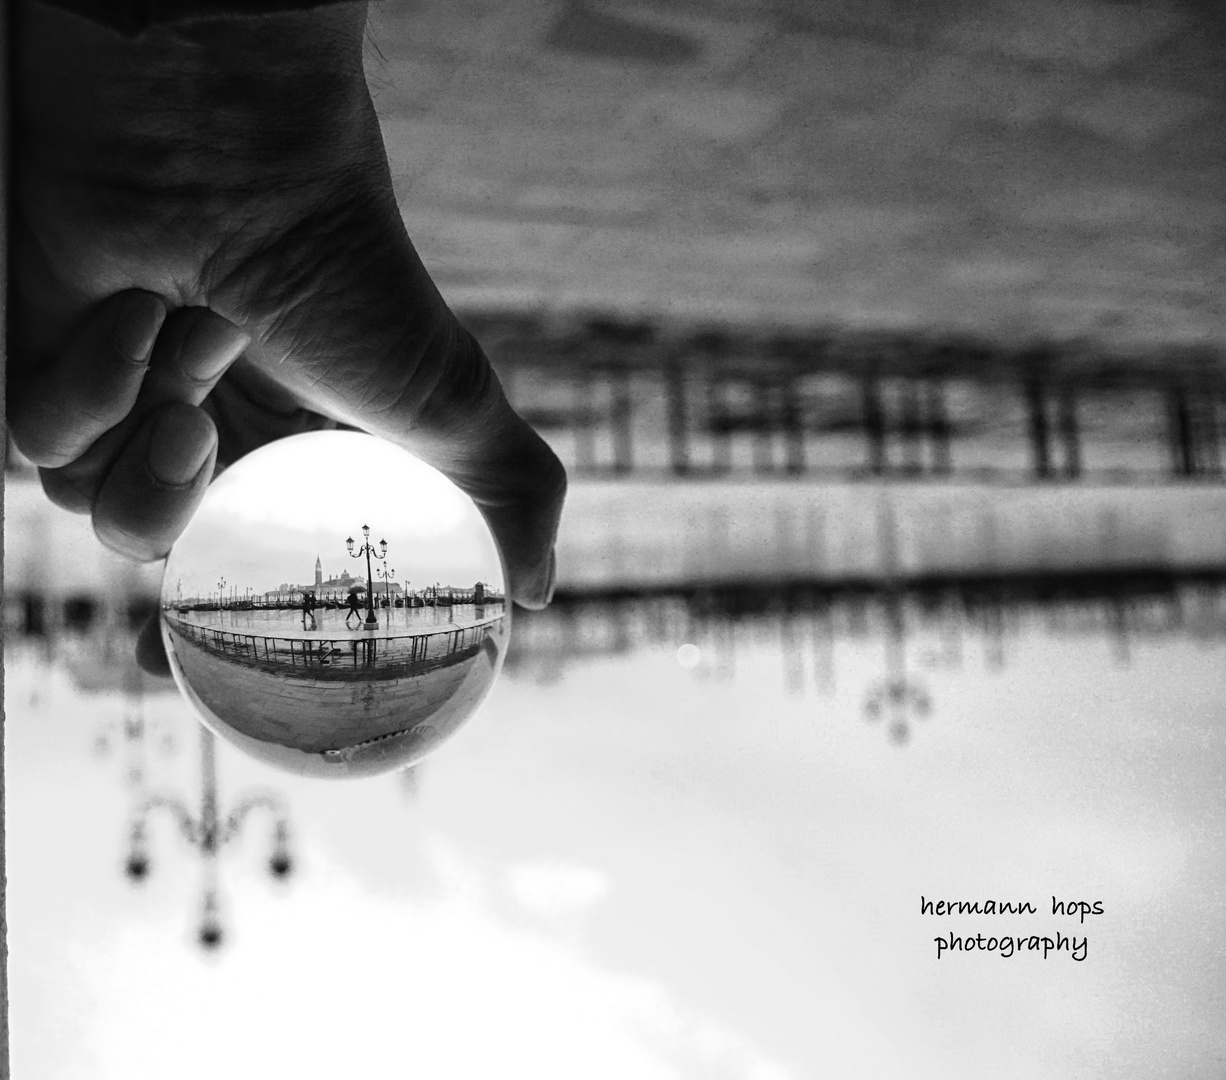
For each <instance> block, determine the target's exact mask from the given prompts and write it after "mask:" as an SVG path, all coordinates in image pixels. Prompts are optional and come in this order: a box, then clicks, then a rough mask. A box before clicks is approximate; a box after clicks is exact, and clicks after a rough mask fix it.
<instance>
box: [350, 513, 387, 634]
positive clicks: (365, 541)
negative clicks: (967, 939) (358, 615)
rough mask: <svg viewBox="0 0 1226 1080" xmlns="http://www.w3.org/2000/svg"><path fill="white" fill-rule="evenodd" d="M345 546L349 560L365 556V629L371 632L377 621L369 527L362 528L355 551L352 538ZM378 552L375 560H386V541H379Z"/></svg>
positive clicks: (372, 551) (372, 547)
mask: <svg viewBox="0 0 1226 1080" xmlns="http://www.w3.org/2000/svg"><path fill="white" fill-rule="evenodd" d="M345 546H346V547H347V548H348V549H349V555H350V558H354V559H360V558H361V557H362V556H363V555H365V556H366V629H367V630H373V629H375V627H377V626H378V625H379V620H378V619H377V618H375V604H374V596H375V588H374V586H375V582H374V577H375V575H374V574H373V573H371V569H370V556H371V554H372V553H374V551H375V549H374V545H373V544H371V542H370V526H369V525H363V526H362V543H361V545H360V546H359V547H358V549H357V550H356V551H354V549H353V537H352V536H351V537H349V539H348V540H346V541H345ZM379 548H380V550H379V552H378V553H377V554H375V558H376V559H385V558H387V541H386V540H380V541H379Z"/></svg>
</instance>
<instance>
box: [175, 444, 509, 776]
mask: <svg viewBox="0 0 1226 1080" xmlns="http://www.w3.org/2000/svg"><path fill="white" fill-rule="evenodd" d="M505 583H506V574H505V571H504V568H503V564H502V558H501V556H500V554H499V551H498V548H497V546H496V545H495V543H494V538H493V536H492V534H491V533H490V530H489V527H488V526H487V525H486V523H485V519H484V518H483V517H482V516H481V513H480V511H478V509H477V507H476V505H475V504H474V503H473V501H472V499H470V498H469V497H468V496H467V495H465V494H464V493H463V492H462V491H460V489H459V488H457V487H456V486H455V485H454V484H453V483H452V482H451V481H450V480H448V479H447V478H446V477H445V476H443V475H442V473H440V472H438V470H436V469H434V468H431V467H430V466H429V465H426V464H425V463H424V462H422V461H420V460H418V459H417V458H415V457H414V456H413V455H412V454H410V453H408V452H407V451H405V450H402V449H400V448H399V447H396V446H393V445H391V444H390V443H386V442H383V441H382V440H379V439H376V438H374V437H373V436H370V435H364V434H361V433H358V432H341V431H320V432H312V433H310V434H306V435H295V436H293V437H291V438H288V439H281V440H279V441H277V442H274V443H270V444H269V445H268V446H265V447H262V448H261V449H259V450H256V451H254V452H253V453H251V454H249V455H247V456H246V457H244V458H242V459H241V460H240V461H238V462H237V463H236V464H235V465H233V466H232V467H231V468H229V469H227V470H226V471H225V472H224V473H223V474H222V475H221V476H220V477H218V478H217V479H216V480H215V481H214V482H213V484H212V485H211V486H210V488H209V490H208V492H207V493H206V494H205V497H204V501H203V502H202V503H201V506H200V509H199V510H198V511H197V512H196V515H195V517H194V518H193V519H192V521H191V523H190V524H189V525H188V527H187V529H186V531H185V532H184V533H183V535H182V536H181V537H180V538H179V541H178V543H176V544H175V546H174V548H173V550H172V551H171V552H170V556H169V558H168V559H167V562H166V573H165V576H164V578H163V580H162V595H161V627H162V640H163V641H164V642H165V645H166V652H167V654H168V656H169V658H170V667H171V671H172V672H173V674H174V677H175V681H176V682H177V683H178V685H179V688H180V689H181V690H182V691H183V693H184V694H185V695H186V697H187V698H188V700H190V701H191V702H192V704H193V705H194V706H195V707H196V708H197V710H199V712H200V715H201V717H202V719H203V721H204V723H205V724H206V725H207V726H208V727H209V728H210V729H211V730H212V731H213V732H214V733H215V734H216V735H217V736H218V737H220V738H222V739H225V740H226V741H227V742H229V743H231V744H232V745H234V746H236V747H238V748H239V749H240V750H243V751H245V752H247V753H248V754H250V755H251V756H252V757H254V758H257V759H259V760H260V761H263V762H265V763H267V764H269V765H272V766H275V767H277V768H281V769H284V770H287V771H289V772H293V773H298V774H300V775H306V776H319V777H361V776H371V775H375V774H377V773H384V772H390V771H392V770H394V769H399V768H403V767H404V766H406V765H412V764H414V763H416V762H417V761H419V760H421V758H422V757H424V756H425V755H426V754H428V753H429V752H430V751H432V750H433V749H434V748H435V747H437V746H438V745H439V744H440V743H442V742H444V741H445V740H446V739H447V738H448V737H449V736H451V734H452V733H453V732H455V731H456V729H457V728H459V726H460V725H461V724H463V723H464V722H465V721H466V720H467V719H468V718H469V717H470V716H471V715H472V714H473V712H474V711H475V710H476V709H477V707H478V705H480V703H481V701H482V699H484V697H485V695H486V694H487V693H488V692H489V690H490V687H491V686H492V685H493V683H494V680H495V678H496V677H497V675H498V672H499V670H500V669H501V668H502V662H503V658H504V657H505V656H506V650H507V643H508V640H509V635H510V629H511V607H510V603H509V601H508V600H507V596H506V584H505Z"/></svg>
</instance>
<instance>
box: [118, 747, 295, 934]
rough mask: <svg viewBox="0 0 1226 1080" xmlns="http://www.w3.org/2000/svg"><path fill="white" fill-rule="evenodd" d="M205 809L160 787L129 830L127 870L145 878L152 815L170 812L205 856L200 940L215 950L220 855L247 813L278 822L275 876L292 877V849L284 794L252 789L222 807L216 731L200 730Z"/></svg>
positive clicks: (271, 860)
mask: <svg viewBox="0 0 1226 1080" xmlns="http://www.w3.org/2000/svg"><path fill="white" fill-rule="evenodd" d="M199 740H200V803H199V806H200V809H199V812H198V813H193V811H192V809H191V807H190V806H189V805H188V804H187V803H186V802H185V801H184V800H183V799H181V798H179V797H178V796H176V795H174V794H167V793H165V792H159V793H157V794H153V795H150V796H149V797H148V798H146V799H145V800H144V801H143V802H141V803H140V804H138V805H137V807H136V808H135V811H134V813H133V816H132V823H131V827H130V830H129V847H128V858H127V862H126V864H125V866H124V871H125V873H126V874H127V876H128V877H129V878H130V879H131V880H132V881H142V880H143V879H144V878H145V877H147V876H148V874H149V872H150V869H151V858H150V849H149V819H150V817H151V816H152V815H153V814H154V813H155V812H159V811H162V812H165V813H166V814H167V815H169V816H170V817H171V819H172V820H173V821H174V822H175V824H176V825H177V826H178V829H179V833H180V836H181V838H182V839H183V840H185V841H186V842H187V843H188V844H189V845H190V846H191V848H192V849H193V850H194V851H196V852H197V853H198V854H199V856H200V862H201V865H202V870H203V875H202V877H203V884H202V890H201V902H200V923H199V928H198V930H197V939H198V941H199V942H200V944H201V946H203V947H204V948H206V949H215V948H217V947H218V946H219V945H220V944H221V943H222V939H223V937H224V927H223V924H222V920H221V897H220V886H219V870H218V865H217V864H218V858H219V856H220V854H221V851H222V849H223V848H225V847H226V846H227V845H228V844H230V843H232V842H233V841H234V840H236V839H237V837H238V835H239V833H240V831H241V830H242V828H243V826H244V825H245V824H246V822H247V819H248V817H249V816H250V815H251V814H252V813H253V812H256V811H263V812H265V813H267V814H268V815H269V816H270V817H271V818H272V822H273V842H272V851H271V854H270V855H269V856H268V872H269V873H270V874H271V875H272V876H273V877H274V878H284V877H287V876H288V875H289V873H290V871H291V870H292V869H293V860H292V858H291V857H290V851H289V821H288V818H287V815H286V809H285V806H284V804H283V803H282V801H281V799H280V798H279V797H278V796H277V795H275V794H273V793H272V792H257V793H254V794H248V795H246V796H244V797H242V798H241V799H239V801H238V802H237V803H235V804H234V805H233V807H231V808H230V809H229V810H228V811H227V810H225V809H224V808H222V807H221V805H220V804H219V799H218V792H217V763H216V747H215V744H214V739H213V733H212V732H211V731H209V730H208V729H207V728H205V727H201V728H200V729H199Z"/></svg>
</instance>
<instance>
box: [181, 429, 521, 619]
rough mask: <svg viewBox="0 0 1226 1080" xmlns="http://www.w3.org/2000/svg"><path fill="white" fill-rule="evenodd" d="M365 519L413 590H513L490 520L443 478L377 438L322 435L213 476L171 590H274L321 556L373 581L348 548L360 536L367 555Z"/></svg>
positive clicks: (296, 579) (334, 570)
mask: <svg viewBox="0 0 1226 1080" xmlns="http://www.w3.org/2000/svg"><path fill="white" fill-rule="evenodd" d="M363 525H368V526H369V527H370V539H371V541H372V543H374V544H375V546H376V551H377V550H378V542H379V541H380V540H386V541H387V544H388V548H387V551H388V555H387V567H388V570H389V571H392V570H394V571H395V573H394V574H392V580H393V581H396V582H398V583H399V584H401V585H402V587H407V588H409V589H413V588H421V587H423V586H425V585H433V584H434V583H435V582H436V581H438V582H440V583H445V584H453V585H456V586H461V585H462V586H464V587H471V586H472V585H473V584H475V583H476V582H477V581H484V582H486V583H487V584H488V585H490V586H491V587H493V588H495V589H497V590H499V591H502V589H503V588H504V584H503V583H504V576H503V572H502V563H501V559H500V556H499V553H498V550H497V548H496V546H495V544H494V541H493V538H492V536H491V535H490V532H489V528H488V526H487V525H486V524H485V521H484V519H483V518H482V517H481V514H480V512H479V511H478V510H477V508H476V506H475V505H474V504H473V502H472V500H471V499H469V498H468V496H466V495H465V494H464V493H463V492H461V491H460V490H459V489H458V488H456V487H455V486H454V485H453V484H452V483H451V482H450V481H449V480H447V479H446V478H445V477H444V476H443V475H442V474H441V473H439V472H438V471H437V470H435V469H433V468H431V467H430V466H428V465H425V464H424V463H422V462H420V461H418V460H417V459H416V458H414V457H412V456H411V455H409V454H408V453H407V452H405V451H403V450H400V449H398V448H397V447H394V446H392V445H391V444H389V443H384V442H382V441H380V440H377V439H374V438H373V437H371V436H368V435H361V434H358V433H355V432H315V433H312V434H310V435H303V436H298V437H295V438H293V439H286V440H282V441H281V442H278V443H275V444H272V445H271V446H268V447H265V448H263V449H262V450H259V451H256V452H255V453H254V454H251V455H250V456H249V457H247V458H244V459H243V461H241V462H240V463H239V464H238V465H236V466H234V467H233V468H231V469H229V470H227V471H226V472H225V473H224V474H223V475H222V476H220V477H219V478H218V479H217V480H216V481H215V482H214V483H213V485H212V487H211V488H210V489H209V491H208V494H207V495H206V496H205V499H204V502H203V504H202V505H201V507H200V510H199V511H198V512H197V514H196V517H195V518H194V519H193V521H192V523H191V524H190V525H189V526H188V528H187V530H186V532H185V533H184V534H183V536H182V537H181V538H180V540H179V542H178V543H177V544H176V545H175V547H174V549H173V551H172V552H171V554H170V558H169V560H168V563H167V572H166V590H167V592H168V594H169V595H172V596H173V595H175V594H176V593H178V591H179V589H180V587H181V590H182V595H184V596H206V595H208V594H209V593H216V592H217V590H218V582H219V581H220V580H221V578H222V577H223V576H224V578H225V580H226V588H227V591H228V590H229V588H230V587H231V586H233V587H234V588H236V589H237V591H238V593H239V595H243V594H245V592H246V590H247V589H248V588H250V589H251V591H252V593H253V594H263V593H265V592H271V591H274V590H276V589H277V587H278V586H279V585H280V584H282V583H287V584H297V585H301V584H305V583H310V582H313V581H314V579H315V559H316V557H317V556H318V557H319V559H320V560H321V562H322V564H323V571H324V576H325V578H328V577H339V576H340V575H341V573H343V572H345V571H348V573H349V574H350V575H352V576H353V577H355V578H361V579H362V580H363V581H365V580H366V559H365V558H364V557H363V558H354V557H352V556H351V555H350V554H349V552H348V551H347V549H346V543H345V542H346V539H347V538H349V537H353V540H354V548H355V551H356V550H357V549H358V548H359V547H360V546H361V544H362V543H363V540H364V537H363V534H362V526H363ZM376 565H377V566H378V568H379V569H382V567H383V563H382V560H376V559H373V558H372V561H371V569H372V570H373V569H374V568H375V566H376ZM381 580H382V579H381V578H379V577H378V576H377V575H376V583H377V582H378V581H381ZM406 582H407V583H408V584H407V586H406Z"/></svg>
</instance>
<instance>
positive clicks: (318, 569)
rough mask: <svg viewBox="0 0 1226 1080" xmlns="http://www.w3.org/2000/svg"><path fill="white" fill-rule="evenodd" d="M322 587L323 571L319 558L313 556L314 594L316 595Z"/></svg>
mask: <svg viewBox="0 0 1226 1080" xmlns="http://www.w3.org/2000/svg"><path fill="white" fill-rule="evenodd" d="M323 587H324V571H323V566H322V565H321V564H320V561H319V556H318V555H316V556H315V593H316V595H318V594H319V593H320V592H321V591H322V590H323Z"/></svg>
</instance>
